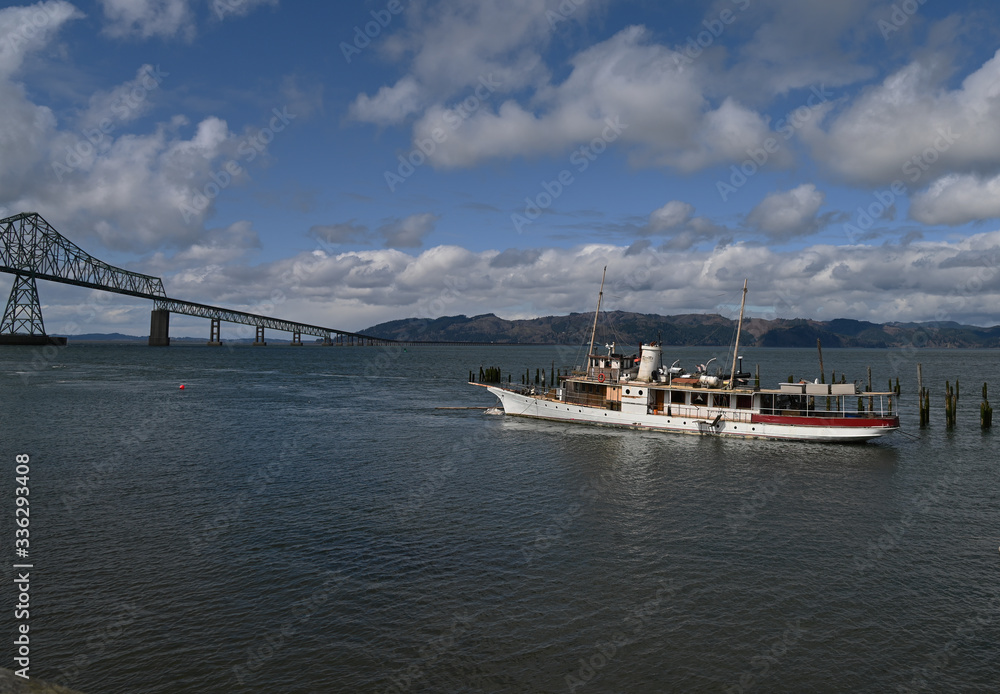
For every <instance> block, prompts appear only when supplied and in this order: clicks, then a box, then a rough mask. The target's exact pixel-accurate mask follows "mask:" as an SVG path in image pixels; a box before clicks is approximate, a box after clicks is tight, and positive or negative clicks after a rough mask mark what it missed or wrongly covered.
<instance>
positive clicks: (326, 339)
mask: <svg viewBox="0 0 1000 694" xmlns="http://www.w3.org/2000/svg"><path fill="white" fill-rule="evenodd" d="M323 346H324V347H332V346H333V340H331V339H330V333H327V334H326V335H324V336H323Z"/></svg>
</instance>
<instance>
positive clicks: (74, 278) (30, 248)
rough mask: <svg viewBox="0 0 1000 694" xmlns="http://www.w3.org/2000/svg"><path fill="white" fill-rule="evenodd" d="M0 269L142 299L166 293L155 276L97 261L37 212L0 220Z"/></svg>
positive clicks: (162, 295)
mask: <svg viewBox="0 0 1000 694" xmlns="http://www.w3.org/2000/svg"><path fill="white" fill-rule="evenodd" d="M0 272H10V273H13V274H15V275H23V276H29V277H34V278H35V279H39V280H50V281H52V282H64V283H66V284H74V285H76V286H78V287H89V288H91V289H101V290H103V291H106V292H115V293H117V294H127V295H129V296H138V297H141V298H143V299H150V298H156V297H166V295H167V294H166V292H165V291H163V281H162V280H161V279H160V278H159V277H152V276H151V275H143V274H140V273H138V272H131V271H129V270H123V269H122V268H118V267H115V266H114V265H109V264H108V263H105V262H104V261H102V260H98V259H97V258H95V257H94V256H92V255H90V254H89V253H87V252H86V251H84V250H83V249H82V248H80V247H79V246H77V245H76V244H75V243H73V242H72V241H70V240H69V239H67V238H66V237H65V236H63V235H62V234H60V233H59V232H58V231H56V230H55V229H53V228H52V226H51V225H50V224H49V223H48V222H46V221H45V220H44V219H42V217H41V215H39V214H38V213H37V212H22V213H21V214H17V215H14V216H13V217H7V218H5V219H0Z"/></svg>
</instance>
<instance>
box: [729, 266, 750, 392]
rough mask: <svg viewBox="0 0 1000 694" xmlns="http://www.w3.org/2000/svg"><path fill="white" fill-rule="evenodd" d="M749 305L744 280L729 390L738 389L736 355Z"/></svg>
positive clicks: (744, 281)
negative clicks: (744, 312) (744, 309)
mask: <svg viewBox="0 0 1000 694" xmlns="http://www.w3.org/2000/svg"><path fill="white" fill-rule="evenodd" d="M746 305H747V281H746V280H745V279H744V280H743V299H742V300H741V301H740V322H739V323H737V324H736V346H735V347H733V370H732V372H730V374H729V388H730V389H733V388H735V387H736V355H737V354H738V353H739V350H740V332H741V331H742V330H743V308H744V307H745V306H746Z"/></svg>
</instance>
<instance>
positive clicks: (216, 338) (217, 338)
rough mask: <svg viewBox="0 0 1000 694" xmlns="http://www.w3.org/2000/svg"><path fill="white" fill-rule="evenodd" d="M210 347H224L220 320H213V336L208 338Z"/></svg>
mask: <svg viewBox="0 0 1000 694" xmlns="http://www.w3.org/2000/svg"><path fill="white" fill-rule="evenodd" d="M208 346H209V347H221V346H222V320H221V319H219V318H212V334H211V336H210V337H209V338H208Z"/></svg>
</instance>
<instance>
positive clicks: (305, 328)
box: [148, 297, 409, 346]
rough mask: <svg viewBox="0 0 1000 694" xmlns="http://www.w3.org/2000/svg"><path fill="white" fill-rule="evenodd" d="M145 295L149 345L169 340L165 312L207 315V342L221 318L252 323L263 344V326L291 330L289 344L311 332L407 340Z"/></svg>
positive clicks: (346, 338)
mask: <svg viewBox="0 0 1000 694" xmlns="http://www.w3.org/2000/svg"><path fill="white" fill-rule="evenodd" d="M148 298H151V299H153V300H154V301H155V306H156V308H155V309H153V315H152V318H151V320H150V333H149V344H150V345H153V346H161V345H165V344H170V342H169V337H168V336H167V334H166V330H165V328H166V327H167V326H166V325H164V326H163V328H159V325H158V323H159V321H165V319H166V316H165V315H164V314H165V313H181V314H184V315H187V316H197V317H198V318H208V319H210V320H211V321H212V335H211V337H210V339H209V344H216V343H219V342H221V340H220V339H219V338H220V334H219V332H218V329H219V323H220V322H221V321H226V322H227V323H242V324H243V325H252V326H254V327H256V328H257V339H256V341H255V344H266V343H265V342H264V339H263V338H264V329H265V328H269V329H271V330H281V331H283V332H288V333H292V344H293V345H300V344H302V339H301V337H302V335H314V336H316V337H321V338H323V344H325V345H333V344H340V345H347V344H351V345H354V344H356V345H386V344H409V343H403V342H401V341H399V340H389V339H386V338H380V337H372V336H371V335H364V334H362V333H352V332H347V331H344V330H337V329H335V328H324V327H323V326H320V325H310V324H308V323H296V322H295V321H289V320H283V319H281V318H271V317H269V316H261V315H258V314H256V313H247V312H245V311H234V310H232V309H228V308H221V307H219V306H209V305H208V304H198V303H195V302H193V301H182V300H180V299H170V298H166V297H148ZM158 313H159V315H158ZM164 338H166V342H164V341H163V340H164Z"/></svg>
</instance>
